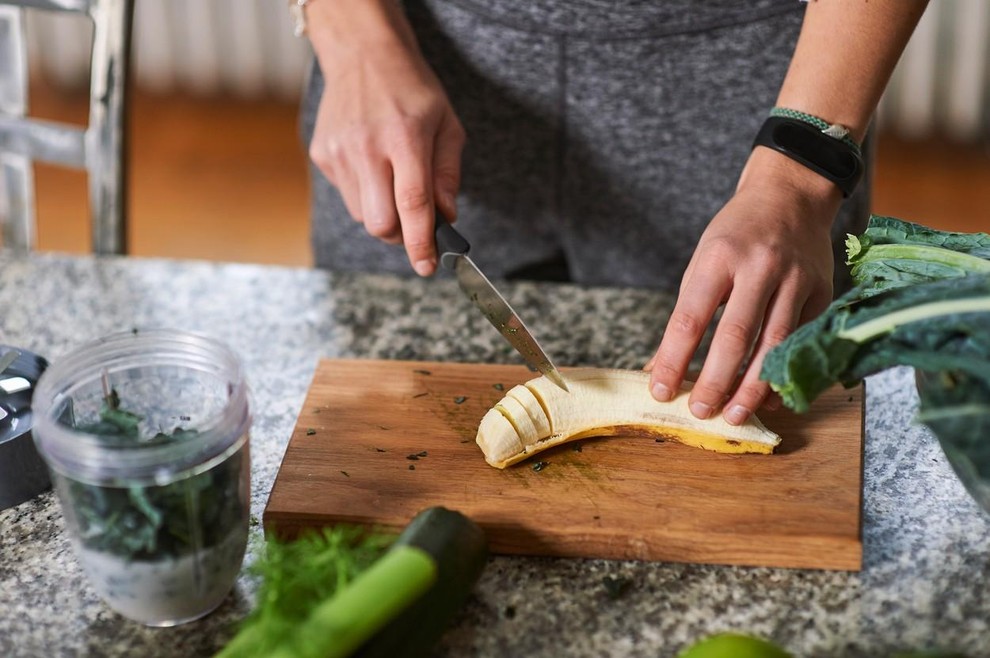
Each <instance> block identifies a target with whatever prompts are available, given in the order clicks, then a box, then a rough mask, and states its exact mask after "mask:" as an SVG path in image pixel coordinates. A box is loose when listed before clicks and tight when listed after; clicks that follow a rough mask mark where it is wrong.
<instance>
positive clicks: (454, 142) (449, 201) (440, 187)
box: [433, 114, 465, 222]
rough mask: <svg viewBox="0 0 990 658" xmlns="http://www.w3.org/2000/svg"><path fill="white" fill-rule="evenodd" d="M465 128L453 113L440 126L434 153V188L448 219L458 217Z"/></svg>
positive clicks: (438, 204)
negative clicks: (457, 202)
mask: <svg viewBox="0 0 990 658" xmlns="http://www.w3.org/2000/svg"><path fill="white" fill-rule="evenodd" d="M464 142H465V135H464V128H463V127H462V126H461V123H460V121H458V120H457V117H455V116H454V115H452V114H449V115H447V119H446V120H445V121H444V123H443V125H441V126H440V131H439V133H437V139H436V145H435V149H434V155H433V189H434V199H435V200H436V204H437V207H438V208H439V210H440V212H441V213H442V214H443V216H444V217H446V218H447V220H448V221H451V222H453V221H455V220H456V219H457V204H456V201H455V200H456V199H457V191H458V190H459V189H460V186H461V152H462V151H463V150H464Z"/></svg>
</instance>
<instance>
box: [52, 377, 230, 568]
mask: <svg viewBox="0 0 990 658" xmlns="http://www.w3.org/2000/svg"><path fill="white" fill-rule="evenodd" d="M143 420H144V418H143V417H142V416H140V415H139V414H135V413H133V412H131V411H127V410H126V409H122V408H121V407H120V397H119V396H118V395H117V391H116V390H111V391H110V393H109V394H108V395H107V396H106V397H105V398H104V400H103V403H102V405H101V407H100V416H99V420H98V421H96V422H94V423H89V424H79V425H76V426H75V429H77V430H79V431H81V432H86V433H88V434H94V435H98V436H99V437H100V438H101V440H103V441H104V442H106V443H108V444H110V445H117V446H127V445H134V444H138V443H140V444H141V445H142V446H147V445H159V444H166V443H176V442H180V441H187V440H190V439H192V438H194V437H196V436H197V435H198V432H197V431H196V430H195V429H185V428H182V427H176V428H175V429H174V430H173V431H172V432H170V433H165V432H158V433H157V434H155V435H153V436H151V437H148V438H143V437H141V432H140V424H141V422H142V421H143ZM243 459H244V457H243V450H239V451H237V452H236V453H234V454H232V455H230V456H229V457H228V458H227V459H225V460H224V461H223V462H221V463H219V464H217V465H216V466H214V467H213V468H211V469H210V470H208V471H206V472H204V473H199V474H196V475H193V476H190V477H187V478H184V479H181V480H177V481H175V482H172V483H169V484H166V485H161V486H158V485H147V486H145V485H139V484H133V485H129V486H127V485H122V486H101V485H96V484H90V483H86V482H80V481H77V480H69V482H68V486H69V490H70V496H69V499H70V500H71V501H72V503H71V505H72V514H73V515H74V516H75V518H76V520H77V522H78V524H79V528H80V539H81V541H82V544H83V546H85V547H86V548H90V549H93V550H97V551H102V552H109V553H113V554H114V555H117V556H120V557H124V558H127V559H131V560H146V561H151V560H158V559H161V558H163V557H168V556H171V557H178V556H180V555H184V554H187V553H189V552H191V551H192V550H197V549H201V548H208V547H212V546H215V545H217V544H219V543H221V542H222V541H223V540H224V539H226V538H227V537H228V536H229V534H230V532H231V531H233V530H234V529H235V528H236V527H238V526H239V525H241V524H242V523H243V520H244V519H243V517H244V510H245V509H246V505H247V501H246V500H244V498H243V496H242V491H241V487H240V475H241V468H242V460H243Z"/></svg>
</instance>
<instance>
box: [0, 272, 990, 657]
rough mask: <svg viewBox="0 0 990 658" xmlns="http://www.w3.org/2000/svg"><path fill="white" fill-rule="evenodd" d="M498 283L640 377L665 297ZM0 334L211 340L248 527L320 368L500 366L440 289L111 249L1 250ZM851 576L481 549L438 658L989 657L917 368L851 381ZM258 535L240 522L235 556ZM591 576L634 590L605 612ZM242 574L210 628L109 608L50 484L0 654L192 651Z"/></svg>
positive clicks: (25, 528) (203, 651)
mask: <svg viewBox="0 0 990 658" xmlns="http://www.w3.org/2000/svg"><path fill="white" fill-rule="evenodd" d="M505 292H506V294H507V296H508V297H509V298H510V300H511V301H512V302H513V304H514V305H515V306H517V307H518V309H519V310H520V313H521V314H522V315H523V316H524V317H525V318H526V319H527V322H528V323H529V324H530V328H531V329H532V330H533V331H534V333H536V334H537V335H538V336H539V337H540V339H541V342H542V343H544V346H545V347H546V348H547V350H548V352H550V353H551V354H552V355H554V356H555V357H556V358H557V360H558V361H559V362H561V363H564V364H567V365H599V366H615V367H629V368H635V367H639V366H640V365H641V364H642V363H643V362H645V361H646V359H647V358H648V356H649V355H650V354H651V353H652V350H653V349H654V348H655V346H656V345H655V343H656V340H657V337H658V335H659V330H660V327H661V326H662V325H663V322H664V319H665V318H666V317H667V315H668V314H669V311H670V308H671V300H670V299H669V298H668V297H666V296H664V295H660V294H657V293H651V292H647V291H638V290H614V289H582V288H578V287H575V286H564V285H556V284H530V283H517V284H512V285H506V286H505ZM0 309H2V310H0V343H4V344H13V345H17V346H21V347H24V348H26V349H29V350H32V351H35V352H37V353H39V354H42V355H44V356H46V357H48V358H49V359H51V360H55V359H58V358H59V357H60V356H61V355H63V354H65V353H66V352H67V351H69V350H71V349H73V348H75V347H76V346H78V345H79V344H81V343H83V342H85V341H88V340H90V339H93V338H96V337H99V336H102V335H106V334H108V333H112V332H115V331H121V330H127V329H131V328H134V327H138V328H152V327H173V328H180V329H188V330H194V331H200V332H205V333H208V334H211V335H213V336H215V337H217V338H219V339H221V340H223V341H226V342H227V343H228V344H229V345H230V346H231V347H233V349H234V350H236V351H237V352H238V353H239V354H240V355H241V356H242V358H243V359H244V361H245V363H246V366H247V372H248V380H249V384H250V386H251V387H252V390H253V404H254V413H255V422H254V426H253V429H252V437H251V440H252V460H253V462H252V501H251V505H252V514H253V515H254V516H255V517H257V518H261V515H262V511H263V509H264V505H265V502H266V500H267V497H268V493H269V491H270V489H271V486H272V483H273V481H274V478H275V474H276V471H277V469H278V465H279V462H280V460H281V457H282V454H283V451H284V450H285V447H286V444H287V443H288V440H289V436H290V434H291V431H292V428H293V426H294V424H295V419H296V416H297V414H298V413H299V410H300V409H301V407H302V403H303V398H304V395H305V392H306V389H307V387H308V385H309V382H310V378H311V377H312V374H313V371H314V369H315V367H316V363H317V360H318V359H319V358H321V357H372V358H395V359H417V360H440V361H468V362H502V363H516V362H517V360H516V358H515V356H514V355H513V354H512V353H511V352H510V350H509V349H508V347H507V346H506V345H504V344H503V342H502V339H501V338H500V336H498V334H497V333H496V332H495V331H493V330H492V329H491V328H490V327H489V326H488V325H487V324H486V322H485V320H484V319H483V318H482V317H481V316H480V314H478V313H476V312H474V311H473V310H472V309H471V308H470V307H469V306H468V304H467V302H466V301H465V300H464V299H462V297H461V295H460V293H459V291H458V290H457V288H456V285H455V284H454V282H453V281H451V280H434V281H420V280H403V279H398V278H391V277H385V276H371V275H338V274H329V273H326V272H320V271H313V270H306V269H286V268H272V267H262V266H249V265H222V264H210V263H202V262H180V261H160V260H143V259H126V258H109V259H97V258H93V257H70V256H51V255H32V256H29V257H14V256H11V255H0ZM866 391H867V416H866V433H867V438H866V453H865V471H866V472H865V491H864V503H863V505H864V510H863V513H864V516H863V539H864V556H865V557H864V565H863V571H862V572H860V573H848V572H825V571H810V570H786V569H767V568H742V567H723V566H711V565H691V564H673V563H644V562H622V561H604V560H570V559H547V558H519V557H497V558H495V559H494V560H493V561H492V562H491V563H490V564H489V566H488V568H487V570H486V571H485V573H484V574H483V576H482V579H481V581H480V583H479V585H478V587H477V590H476V593H475V596H473V597H472V599H471V600H470V601H469V603H468V605H467V606H466V607H465V609H464V611H463V613H462V614H461V616H460V617H459V619H458V620H457V621H456V623H455V624H454V626H453V627H452V628H451V629H450V631H449V632H448V633H447V634H446V635H445V637H444V638H443V640H442V642H441V644H440V646H439V647H438V648H437V654H438V655H441V656H466V655H476V656H531V657H533V656H555V657H556V656H650V657H656V656H672V655H674V654H675V653H676V652H677V651H678V650H680V649H681V648H682V647H684V646H685V645H687V644H689V643H691V642H693V641H694V640H696V639H699V638H700V637H702V636H704V635H706V634H709V633H713V632H717V631H723V630H741V631H747V632H751V633H755V634H758V635H762V636H764V637H767V638H770V639H772V640H774V641H776V642H778V643H780V644H781V645H783V646H785V647H787V648H788V649H790V650H791V651H792V652H793V653H795V655H798V656H886V655H889V654H890V653H891V652H893V651H895V650H898V649H907V648H912V649H920V648H929V647H941V648H952V649H956V650H959V651H964V652H966V653H967V654H968V655H970V656H973V657H977V656H984V657H985V656H990V594H987V593H986V591H985V590H986V585H987V583H988V582H990V515H987V514H985V513H983V512H982V511H981V510H980V509H979V508H978V507H977V505H976V504H975V503H974V502H973V500H972V499H971V498H970V497H969V496H968V495H967V494H966V492H965V490H964V489H963V487H962V485H961V484H960V482H959V481H958V479H957V478H956V477H955V475H954V474H953V472H952V471H951V469H950V467H949V465H948V463H947V461H946V459H945V457H944V455H943V453H942V451H941V449H940V447H939V445H938V444H937V442H936V441H935V439H934V438H933V437H932V436H931V435H930V434H929V433H928V432H927V431H926V430H925V429H924V428H921V427H918V426H914V425H913V424H912V422H911V419H912V416H913V414H914V411H915V407H916V404H917V398H916V395H915V392H914V388H913V385H912V377H911V373H910V372H909V371H907V370H905V369H895V370H891V371H887V372H885V373H883V374H881V375H878V376H875V377H872V378H870V379H869V380H868V382H867V389H866ZM260 541H261V528H260V527H255V528H253V530H252V535H251V540H250V544H249V548H248V561H250V560H251V559H252V555H253V554H254V553H255V552H256V551H257V549H258V547H259V546H260ZM606 576H611V577H621V578H625V579H628V580H629V582H630V583H631V586H630V587H629V589H628V590H627V591H626V592H625V593H624V594H623V595H622V596H621V597H620V598H618V599H616V600H612V599H610V598H609V596H608V592H607V591H606V589H605V587H604V586H603V584H602V583H603V578H604V577H606ZM254 588H255V584H254V582H253V581H252V580H251V578H250V577H248V576H247V575H244V571H243V570H242V576H241V577H240V579H239V580H238V583H237V585H236V587H235V589H234V591H233V593H232V594H231V595H230V596H229V597H228V598H227V600H226V601H225V603H224V604H223V605H222V606H221V607H220V608H219V609H218V610H217V611H216V612H214V613H213V614H211V615H209V616H208V617H206V618H204V619H202V620H200V621H196V622H192V623H189V624H186V625H183V626H179V627H176V628H172V629H151V628H146V627H143V626H141V625H139V624H136V623H132V622H129V621H127V620H125V619H123V618H121V617H120V616H118V615H116V614H115V613H114V612H112V611H111V610H110V609H108V608H106V607H105V606H104V605H103V604H102V603H101V602H100V600H99V599H98V598H97V595H96V594H95V592H94V591H93V590H92V589H91V588H90V587H89V585H88V584H87V581H86V579H85V576H84V575H83V573H82V571H81V570H80V568H79V566H78V565H77V563H76V560H75V557H74V555H73V553H72V548H71V546H70V544H69V541H68V538H67V537H66V534H65V532H64V529H63V521H62V514H61V510H60V508H59V505H58V502H57V500H56V499H55V496H54V494H53V493H51V492H48V493H46V494H43V495H42V496H40V497H38V498H36V499H34V500H32V501H29V502H26V503H24V504H21V505H19V506H17V507H14V508H12V509H8V510H6V511H3V512H0V656H42V655H44V656H62V655H86V656H104V655H107V656H110V655H114V656H118V655H119V656H197V655H209V654H211V653H212V652H214V651H215V650H217V649H218V648H220V647H221V646H222V645H223V644H224V643H225V642H226V640H227V639H229V638H230V637H231V635H232V634H233V632H234V630H235V629H234V625H235V624H236V622H237V621H238V620H239V619H241V618H242V617H243V616H244V615H245V614H246V613H247V612H248V611H249V610H250V608H251V605H252V598H253V595H254V591H255V589H254Z"/></svg>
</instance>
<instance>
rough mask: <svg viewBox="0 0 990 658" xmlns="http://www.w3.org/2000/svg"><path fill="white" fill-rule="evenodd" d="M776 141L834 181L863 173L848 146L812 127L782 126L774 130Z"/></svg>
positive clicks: (806, 125) (793, 124)
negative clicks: (815, 166)
mask: <svg viewBox="0 0 990 658" xmlns="http://www.w3.org/2000/svg"><path fill="white" fill-rule="evenodd" d="M772 139H773V141H774V143H775V144H776V145H777V146H779V147H780V148H782V149H785V150H786V151H788V152H789V153H791V154H793V155H795V156H797V157H799V158H801V159H803V160H806V161H807V162H808V163H811V164H814V165H817V166H818V167H820V168H821V169H823V170H824V171H823V172H822V173H824V174H826V175H827V176H829V177H831V178H832V179H833V180H839V181H842V180H848V179H850V178H852V177H853V176H855V175H856V173H857V171H858V170H859V167H858V162H857V159H856V156H855V155H854V154H853V153H852V152H851V151H850V149H849V147H848V146H847V145H846V144H844V143H843V142H841V141H840V140H837V139H835V138H834V137H829V136H828V135H825V134H824V133H822V131H820V130H818V129H817V128H815V127H814V126H811V125H809V124H806V123H800V122H796V121H795V122H793V123H792V122H786V123H784V122H782V123H779V124H777V125H776V126H774V128H773V133H772Z"/></svg>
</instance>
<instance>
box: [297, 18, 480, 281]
mask: <svg viewBox="0 0 990 658" xmlns="http://www.w3.org/2000/svg"><path fill="white" fill-rule="evenodd" d="M308 12H309V13H308V14H307V23H308V33H309V36H310V39H311V40H312V42H313V46H314V49H315V50H316V53H317V57H318V58H319V61H320V67H321V69H322V71H323V76H324V79H325V82H326V86H325V90H324V93H323V97H322V98H321V100H320V105H319V109H318V111H317V116H316V126H315V129H314V133H313V139H312V142H311V143H310V147H309V154H310V157H311V158H312V160H313V162H314V163H315V164H316V165H317V167H318V168H319V169H320V171H321V172H323V174H324V175H325V176H326V177H327V180H329V181H330V182H331V183H332V184H333V185H334V186H336V187H337V189H338V190H339V191H340V193H341V196H342V197H343V200H344V203H345V204H346V206H347V210H348V212H349V213H350V215H351V217H352V218H353V219H354V220H356V221H358V222H361V223H363V224H364V227H365V230H366V231H367V232H368V233H369V234H371V235H373V236H375V237H377V238H379V239H381V240H383V241H385V242H387V243H390V244H399V243H402V244H404V245H405V249H406V253H407V255H408V257H409V262H410V263H411V264H412V266H413V269H414V270H415V271H416V272H417V273H418V274H420V275H421V276H429V275H431V274H433V272H434V271H435V270H436V264H437V254H436V248H435V240H434V234H433V229H434V204H436V206H437V207H438V208H439V210H440V212H441V214H443V215H444V216H445V217H447V218H448V219H449V220H451V221H453V220H454V218H455V217H456V213H457V211H456V205H455V198H456V196H457V190H458V188H459V186H460V169H461V151H462V149H463V146H464V141H465V135H464V129H463V127H462V126H461V123H460V121H459V120H458V118H457V116H456V114H455V113H454V110H453V108H452V107H451V105H450V101H449V100H448V99H447V95H446V93H445V92H444V90H443V88H442V87H441V85H440V81H439V80H438V79H437V77H436V76H435V75H434V73H433V71H432V70H431V69H430V67H429V65H428V64H427V63H426V61H425V60H424V59H423V57H422V55H421V54H420V52H419V48H418V46H417V45H416V41H415V37H414V36H413V34H412V30H411V29H410V28H409V25H408V23H407V22H406V20H405V16H404V15H403V14H402V10H401V8H400V7H399V5H398V3H395V2H393V1H392V0H373V1H371V2H345V3H337V2H318V3H312V4H311V5H309V7H308Z"/></svg>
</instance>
